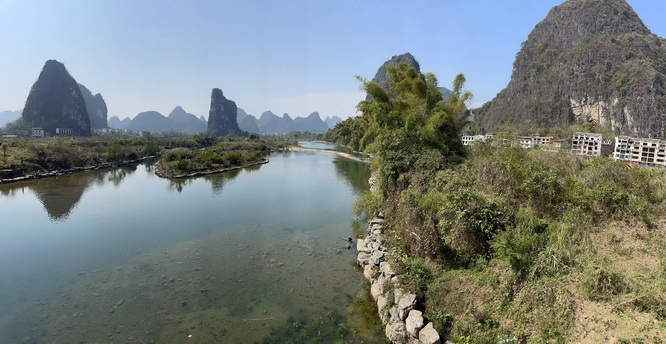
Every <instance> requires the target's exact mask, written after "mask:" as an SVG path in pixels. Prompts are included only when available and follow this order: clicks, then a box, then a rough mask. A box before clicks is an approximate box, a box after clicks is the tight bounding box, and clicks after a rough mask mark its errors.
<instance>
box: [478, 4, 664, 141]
mask: <svg viewBox="0 0 666 344" xmlns="http://www.w3.org/2000/svg"><path fill="white" fill-rule="evenodd" d="M664 43H666V40H664V39H663V38H661V37H659V36H656V35H654V34H652V33H651V32H650V30H649V29H648V28H647V27H646V26H645V25H644V24H643V22H642V21H641V19H640V18H639V17H638V15H637V14H636V12H634V10H633V9H632V8H631V6H630V5H629V4H628V3H627V2H626V1H625V0H569V1H566V2H565V3H563V4H562V5H560V6H557V7H555V8H553V9H552V10H551V11H550V13H549V14H548V16H547V17H546V18H545V19H544V20H543V21H542V22H541V23H539V24H538V25H537V26H536V27H535V28H534V30H533V31H532V33H530V35H529V37H528V39H527V41H526V42H524V43H523V44H522V48H521V50H520V52H519V53H518V54H517V56H516V60H515V62H514V65H513V74H512V76H511V81H510V82H509V84H508V86H507V87H506V88H505V89H504V90H502V91H501V92H500V93H499V94H497V96H496V97H495V99H493V100H492V101H490V102H488V103H486V104H485V105H484V106H483V107H481V108H480V109H477V110H475V111H474V112H475V122H476V126H477V128H479V129H481V130H487V131H504V130H512V131H513V130H519V131H524V132H532V133H533V132H544V131H546V130H548V129H549V128H552V127H567V126H568V125H570V124H573V123H576V122H584V121H594V122H596V123H598V124H601V125H602V126H609V127H612V129H613V131H614V133H615V134H618V135H630V136H641V137H652V138H659V137H664V134H665V131H666V85H665V82H666V44H664Z"/></svg>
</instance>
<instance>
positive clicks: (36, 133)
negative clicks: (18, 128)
mask: <svg viewBox="0 0 666 344" xmlns="http://www.w3.org/2000/svg"><path fill="white" fill-rule="evenodd" d="M30 136H32V137H44V129H42V128H32V129H30Z"/></svg>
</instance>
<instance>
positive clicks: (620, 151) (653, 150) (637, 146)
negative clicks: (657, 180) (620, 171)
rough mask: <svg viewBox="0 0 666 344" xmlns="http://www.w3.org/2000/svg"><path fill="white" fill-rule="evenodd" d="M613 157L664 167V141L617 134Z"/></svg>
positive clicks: (665, 142) (665, 161)
mask: <svg viewBox="0 0 666 344" xmlns="http://www.w3.org/2000/svg"><path fill="white" fill-rule="evenodd" d="M613 159H615V160H623V161H628V162H630V163H632V164H638V165H645V166H660V167H666V141H663V140H659V139H645V138H634V137H629V136H618V137H616V138H615V151H614V152H613Z"/></svg>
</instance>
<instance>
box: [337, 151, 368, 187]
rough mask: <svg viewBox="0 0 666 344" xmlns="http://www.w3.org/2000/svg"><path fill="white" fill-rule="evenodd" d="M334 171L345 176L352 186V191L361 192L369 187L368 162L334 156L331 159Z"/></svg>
mask: <svg viewBox="0 0 666 344" xmlns="http://www.w3.org/2000/svg"><path fill="white" fill-rule="evenodd" d="M333 163H334V164H335V171H336V172H337V173H338V175H339V176H342V177H344V178H345V180H346V181H347V182H349V184H350V185H351V186H352V187H353V188H354V191H356V192H358V193H361V192H363V191H365V190H368V189H370V184H369V182H368V179H370V169H369V168H368V164H366V163H362V162H358V161H354V160H350V159H346V158H343V157H340V156H336V157H335V160H333Z"/></svg>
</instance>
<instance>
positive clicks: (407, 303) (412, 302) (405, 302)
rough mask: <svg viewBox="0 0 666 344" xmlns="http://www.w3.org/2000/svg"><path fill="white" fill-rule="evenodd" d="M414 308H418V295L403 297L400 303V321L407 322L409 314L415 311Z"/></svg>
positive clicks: (410, 294)
mask: <svg viewBox="0 0 666 344" xmlns="http://www.w3.org/2000/svg"><path fill="white" fill-rule="evenodd" d="M414 306H416V295H414V294H412V293H409V294H405V295H402V297H401V298H400V300H399V301H398V311H399V315H400V319H401V320H405V319H406V318H407V314H409V311H411V310H412V309H414Z"/></svg>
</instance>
